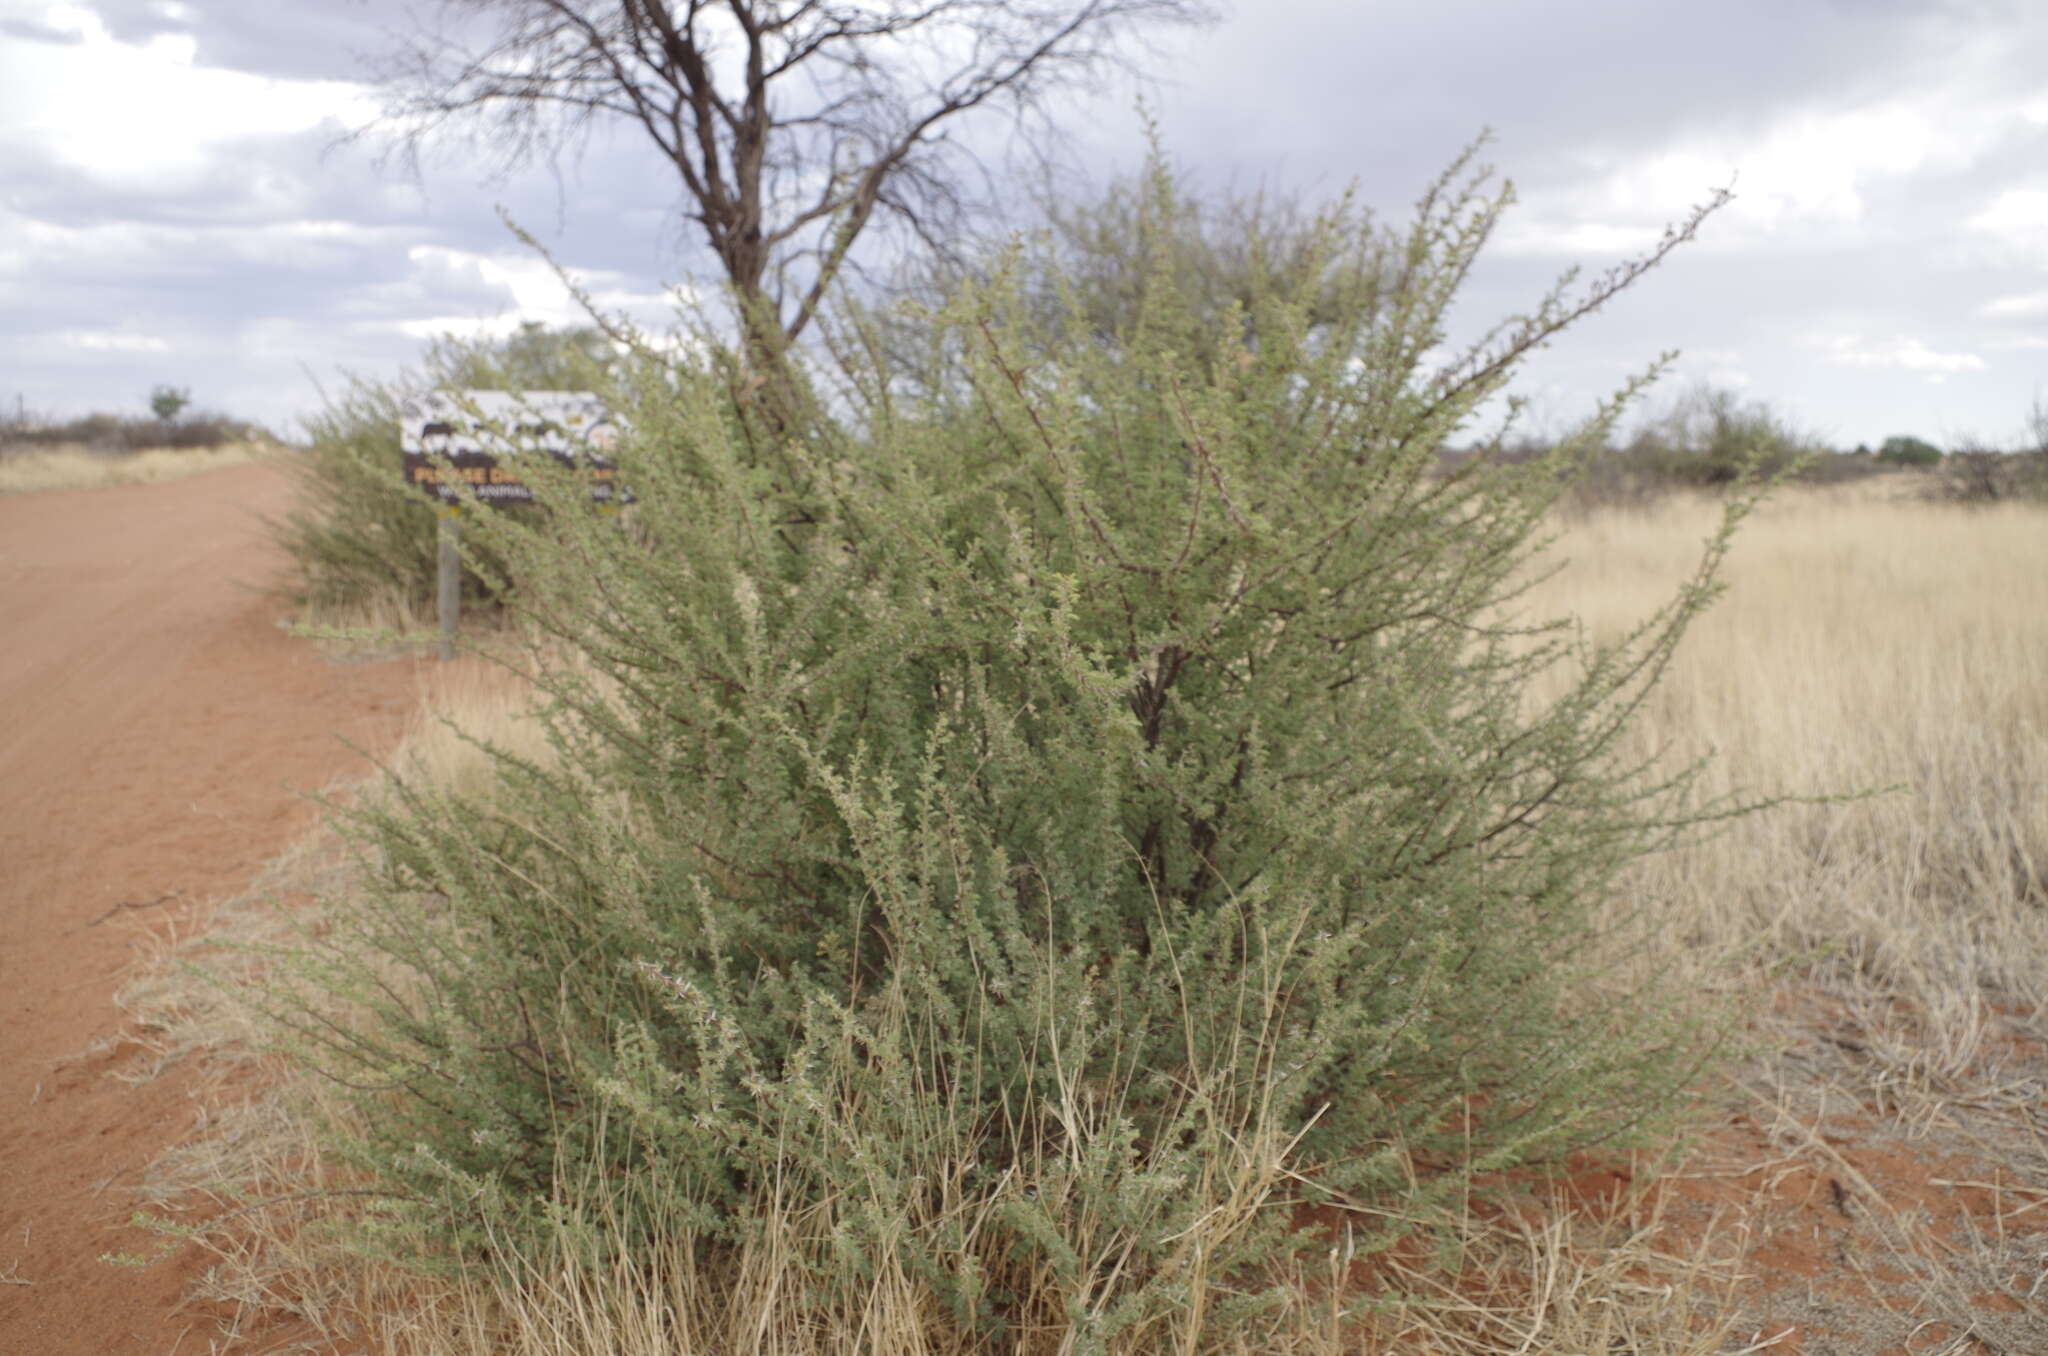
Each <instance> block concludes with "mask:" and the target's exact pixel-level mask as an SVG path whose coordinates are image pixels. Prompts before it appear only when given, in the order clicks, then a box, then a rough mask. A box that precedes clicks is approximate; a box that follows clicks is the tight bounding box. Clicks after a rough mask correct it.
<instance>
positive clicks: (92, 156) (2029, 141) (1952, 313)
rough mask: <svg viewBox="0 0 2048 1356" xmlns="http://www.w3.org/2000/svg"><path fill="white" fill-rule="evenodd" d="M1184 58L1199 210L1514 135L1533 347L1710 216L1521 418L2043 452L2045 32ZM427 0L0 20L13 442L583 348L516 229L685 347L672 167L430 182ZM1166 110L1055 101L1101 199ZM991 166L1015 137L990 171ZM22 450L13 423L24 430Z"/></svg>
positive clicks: (1214, 43) (1307, 34)
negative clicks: (476, 351) (379, 134)
mask: <svg viewBox="0 0 2048 1356" xmlns="http://www.w3.org/2000/svg"><path fill="white" fill-rule="evenodd" d="M1226 4H1227V11H1228V12H1227V14H1226V17H1225V18H1224V20H1223V22H1221V23H1220V24H1217V25H1215V26H1212V27H1207V28H1202V29H1196V30H1190V31H1186V32H1179V33H1173V34H1170V35H1165V36H1162V37H1160V38H1159V39H1158V40H1157V48H1158V50H1157V53H1156V58H1155V60H1154V61H1153V62H1152V66H1153V68H1154V69H1155V70H1156V71H1157V72H1159V73H1160V80H1159V82H1158V83H1156V84H1155V85H1154V86H1153V87H1152V88H1151V91H1150V93H1149V94H1148V96H1147V97H1148V99H1149V101H1150V106H1151V107H1152V108H1153V110H1154V111H1155V114H1156V117H1157V119H1158V122H1159V124H1160V128H1161V131H1162V134H1163V136H1164V139H1165V142H1166V146H1167V149H1168V151H1169V152H1170V153H1171V154H1172V156H1173V157H1174V158H1175V159H1176V161H1178V162H1179V163H1180V164H1181V165H1182V166H1184V167H1185V168H1186V170H1187V171H1189V172H1190V174H1191V175H1193V176H1194V177H1195V178H1196V179H1197V180H1198V181H1201V182H1207V183H1210V184H1219V185H1220V184H1235V185H1237V186H1239V187H1251V186H1256V185H1260V184H1264V185H1267V186H1270V187H1274V188H1281V189H1296V190H1301V191H1303V192H1306V193H1308V194H1310V195H1319V194H1328V193H1334V192H1336V191H1339V190H1341V189H1343V188H1344V187H1345V186H1346V185H1347V184H1350V183H1353V182H1356V184H1357V185H1358V188H1359V190H1360V192H1361V194H1362V195H1363V197H1364V199H1365V200H1366V201H1367V202H1369V203H1371V204H1373V205H1375V207H1377V208H1378V209H1379V210H1380V211H1381V212H1382V213H1383V214H1385V215H1387V216H1389V217H1392V218H1396V219H1398V218H1400V217H1402V216H1404V215H1405V214H1406V213H1407V211H1408V210H1409V205H1410V204H1412V203H1413V201H1414V200H1415V198H1416V197H1417V196H1418V194H1419V193H1420V192H1421V190H1422V189H1423V188H1424V187H1425V186H1426V185H1427V183H1428V182H1429V180H1430V179H1431V178H1432V177H1433V176H1434V175H1435V174H1436V173H1437V172H1438V171H1440V170H1441V169H1442V168H1443V166H1444V165H1445V164H1446V163H1448V162H1449V161H1450V159H1451V158H1452V157H1453V156H1454V155H1455V154H1456V153H1457V152H1458V150H1459V149H1460V148H1461V147H1462V146H1464V145H1465V144H1466V143H1468V142H1469V141H1470V140H1471V139H1472V138H1473V137H1474V136H1475V135H1476V134H1477V133H1479V132H1480V130H1481V129H1482V128H1489V127H1490V128H1492V129H1493V132H1494V137H1495V139H1494V142H1493V144H1492V146H1491V147H1490V148H1489V150H1488V152H1487V159H1488V160H1489V161H1490V162H1491V163H1492V164H1494V165H1496V166H1498V168H1499V170H1500V171H1501V173H1502V174H1503V175H1505V176H1506V177H1508V178H1510V179H1512V180H1513V181H1514V183H1515V185H1516V188H1517V191H1518V195H1519V199H1520V205H1519V206H1517V207H1516V208H1515V209H1514V210H1513V212H1512V213H1511V214H1510V215H1509V217H1508V218H1507V219H1506V221H1505V223H1504V225H1503V227H1502V229H1501V231H1500V233H1499V235H1498V236H1497V237H1496V239H1495V241H1494V242H1493V245H1492V247H1491V249H1490V251H1489V254H1488V256H1487V259H1486V262H1485V263H1484V264H1483V265H1482V267H1481V268H1480V269H1479V270H1478V271H1477V272H1476V274H1475V276H1474V277H1473V279H1472V282H1471V285H1470V287H1469V288H1468V290H1467V292H1466V294H1465V297H1464V300H1463V302H1462V303H1461V310H1460V315H1461V316H1463V317H1464V318H1465V319H1466V320H1467V321H1468V322H1469V323H1472V324H1479V323H1482V322H1485V321H1488V320H1492V319H1496V318H1499V317H1502V316H1505V315H1507V314H1510V313H1513V312H1516V311H1519V310H1522V309H1524V308H1526V307H1528V306H1529V305H1531V304H1533V303H1534V302H1535V300H1536V299H1537V298H1538V297H1540V295H1541V294H1542V292H1543V290H1544V288H1545V286H1546V284H1547V282H1548V281H1549V280H1550V279H1551V278H1552V277H1554V276H1555V275H1556V274H1557V273H1559V272H1560V271H1562V270H1563V269H1565V268H1567V267H1569V266H1572V265H1575V264H1576V265H1584V266H1586V267H1587V268H1588V269H1589V270H1597V269H1599V268H1601V267H1604V266H1606V265H1608V264H1612V263H1615V262H1617V261H1619V260H1620V259H1622V258H1624V257H1626V256H1627V255H1629V254H1631V253H1634V252H1637V251H1640V250H1641V249H1642V248H1644V247H1645V246H1646V245H1648V244H1649V243H1651V242H1653V241H1654V240H1655V239H1656V237H1657V236H1658V234H1659V233H1660V231H1661V230H1662V228H1663V226H1664V225H1665V224H1666V223H1667V222H1669V221H1671V220H1674V219H1676V218H1680V217H1682V216H1684V215H1685V213H1686V210H1687V209H1688V207H1689V206H1690V205H1691V204H1693V203H1695V202H1698V201H1700V200H1701V199H1703V198H1704V197H1706V196H1707V195H1708V194H1709V193H1710V192H1711V191H1712V190H1713V189H1714V188H1715V187H1717V186H1722V185H1726V184H1729V183H1731V182H1732V183H1733V185H1734V187H1735V191H1736V199H1735V201H1734V203H1733V204H1732V205H1731V206H1730V207H1728V208H1727V209H1725V210H1724V211H1723V212H1721V213H1720V214H1719V215H1717V216H1716V217H1714V218H1713V219H1712V220H1710V221H1709V222H1708V224H1707V225H1706V227H1705V228H1704V229H1703V232H1702V238H1701V240H1700V242H1699V243H1697V244H1696V245H1693V246H1690V247H1688V248H1685V249H1683V250H1681V251H1680V252H1679V253H1678V254H1677V255H1676V256H1674V257H1673V258H1672V259H1671V260H1670V261H1669V262H1668V263H1667V264H1666V265H1665V266H1664V267H1663V268H1662V269H1660V270H1658V271H1657V272H1655V273H1653V274H1652V275H1651V276H1650V277H1648V278H1647V279H1645V280H1644V281H1643V282H1642V283H1640V284H1639V285H1638V286H1637V287H1636V289H1635V290H1633V291H1632V292H1630V293H1628V294H1626V295H1625V296H1623V297H1622V298H1620V299H1619V300H1617V301H1616V302H1615V303H1613V304H1612V305H1611V306H1610V307H1609V308H1608V309H1607V310H1606V311H1604V312H1602V313H1601V314H1600V315H1598V316H1595V317H1594V318H1593V319H1591V320H1590V321H1588V322H1586V323H1585V324H1584V325H1582V326H1581V327H1580V328H1578V329H1577V330H1575V331H1573V332H1571V333H1570V334H1568V335H1567V336H1566V337H1564V338H1563V339H1561V340H1560V341H1559V342H1558V343H1557V344H1556V345H1555V346H1554V348H1553V349H1552V350H1551V351H1550V352H1548V353H1546V354H1544V355H1543V356H1542V358H1541V359H1540V360H1539V362H1538V364H1537V365H1536V366H1535V367H1533V368H1532V369H1531V370H1530V371H1529V372H1528V373H1527V375H1526V377H1525V379H1524V382H1523V386H1522V389H1523V390H1524V392H1525V393H1526V394H1528V395H1529V396H1530V397H1531V398H1532V401H1533V403H1534V409H1535V411H1536V413H1537V418H1538V419H1539V421H1542V422H1547V423H1548V424H1550V425H1551V426H1553V427H1562V426H1564V425H1566V424H1568V423H1570V422H1572V421H1574V420H1576V419H1578V418H1580V417H1583V416H1584V415H1585V414H1586V413H1587V412H1588V411H1589V410H1590V409H1591V408H1592V405H1593V402H1594V401H1595V400H1596V399H1598V398H1599V397H1600V396H1602V395H1605V394H1608V393H1610V392H1612V391H1613V390H1614V389H1615V388H1616V387H1617V386H1618V385H1619V384H1620V383H1621V382H1622V381H1623V380H1625V379H1626V378H1627V377H1628V376H1629V375H1630V374H1631V373H1633V372H1636V371H1639V370H1640V369H1641V368H1642V367H1643V366H1644V365H1645V364H1647V363H1648V362H1649V361H1650V360H1651V359H1653V358H1654V357H1655V356H1656V355H1657V354H1659V353H1661V352H1663V351H1665V350H1668V349H1677V350H1680V351H1681V352H1682V355H1683V357H1682V359H1681V362H1680V363H1679V366H1678V369H1677V372H1676V374H1675V375H1674V376H1673V377H1672V378H1671V379H1670V380H1669V382H1668V383H1667V385H1666V387H1664V388H1663V389H1662V392H1661V395H1660V396H1659V397H1657V398H1656V399H1659V400H1661V399H1665V398H1668V397H1669V396H1671V395H1673V394H1675V393H1676V392H1677V391H1678V390H1679V389H1681V388H1683V387H1684V386H1685V385H1687V384H1688V383H1693V382H1699V381H1707V382H1712V383H1714V384H1717V385H1720V386H1723V387H1728V388H1733V389H1738V390H1740V391H1741V392H1742V393H1743V395H1744V396H1745V397H1746V398H1753V399H1759V400H1763V401H1767V402H1769V403H1770V404H1771V405H1772V406H1773V407H1774V408H1776V409H1777V410H1779V411H1780V412H1781V413H1782V414H1784V415H1785V416H1786V417H1788V418H1789V419H1790V420H1791V421H1792V422H1794V423H1795V424H1797V425H1798V426H1800V427H1802V428H1804V429H1806V430H1808V431H1810V432H1812V433H1814V434H1816V435H1818V436H1820V437H1822V438H1825V439H1828V440H1830V441H1832V442H1834V443H1836V444H1838V445H1849V444H1853V443H1855V442H1858V441H1869V442H1872V443H1874V442H1876V441H1877V440H1879V439H1881V438H1883V437H1885V436H1886V435H1888V434H1891V433H1902V432H1907V433H1915V434H1918V435H1921V436H1924V437H1928V438H1931V439H1933V440H1934V441H1936V442H1939V443H1943V444H1949V443H1953V442H1955V441H1957V440H1960V439H1964V438H1981V439H1987V440H1990V441H1993V442H2004V443H2010V442H2011V441H2013V440H2014V439H2016V438H2017V437H2018V435H2019V431H2020V429H2021V426H2022V424H2023V422H2024V419H2025V415H2026V411H2027V409H2028V407H2029V405H2030V404H2031V402H2032V401H2033V400H2034V398H2035V397H2036V396H2037V395H2040V396H2042V397H2043V398H2048V74H2044V73H2048V2H2044V0H1952V2H1949V3H1943V2H1941V0H1715V3H1711V4H1708V3H1700V0H1541V2H1540V3H1538V0H1431V3H1428V4H1418V3H1407V2H1406V0H1403V2H1402V3H1392V2H1391V0H1388V2H1381V0H1235V3H1228V0H1226ZM405 12H406V6H405V5H404V4H403V3H401V0H183V2H179V0H78V2H75V3H59V4H52V3H45V2H44V0H0V401H5V402H6V403H7V404H8V405H9V406H12V405H13V404H14V402H15V401H16V399H17V396H18V398H19V399H20V400H22V401H23V402H25V404H26V407H27V409H28V410H29V411H30V412H32V413H42V414H46V415H53V416H68V415H72V414H77V413H82V412H85V411H88V410H96V409H108V410H114V411H122V412H129V413H141V412H143V411H144V409H145V407H146V399H147V395H148V392H149V390H150V388H151V387H152V386H153V385H155V384H157V383H163V382H168V383H171V384H174V385H178V386H185V387H189V388H190V389H191V391H192V394H193V395H194V397H195V399H196V401H197V403H198V404H200V405H201V406H204V407H208V408H214V409H219V410H223V411H226V412H229V413H234V414H240V415H244V416H246V417H252V418H256V419H259V420H262V421H265V422H269V423H271V424H272V425H274V426H276V427H278V428H280V429H281V430H284V431H287V432H296V424H295V420H296V419H297V417H299V416H301V415H303V414H306V413H309V412H311V411H312V410H314V409H317V408H318V406H319V404H320V402H321V394H320V389H319V387H320V385H321V384H325V385H326V386H327V387H328V388H329V389H330V390H331V389H332V388H333V386H334V384H335V383H336V381H337V380H339V379H340V378H341V377H342V374H344V373H345V372H349V371H354V372H358V373H361V374H363V375H366V376H370V377H385V376H389V375H392V374H395V373H396V372H397V371H398V370H399V369H400V368H402V367H404V366H406V365H408V364H410V363H411V362H413V361H414V360H415V359H416V357H417V356H418V353H419V349H420V344H421V341H422V340H423V339H425V338H426V337H428V336H430V335H433V334H436V333H440V332H445V331H451V330H452V331H458V332H465V333H474V332H477V331H478V330H479V329H486V330H488V329H504V328H509V327H510V326H512V325H514V324H516V323H517V322H518V321H519V320H520V319H522V318H534V319H541V320H547V321H550V322H569V321H572V320H574V319H575V315H576V313H575V311H574V308H573V306H572V304H571V302H570V300H569V298H568V297H567V295H566V294H565V293H564V291H563V289H562V288H561V287H560V286H559V284H557V283H556V282H555V281H554V279H553V277H552V275H551V273H550V272H549V270H548V268H547V266H546V265H545V264H544V263H542V262H541V261H540V260H538V259H537V258H535V257H534V256H532V255H531V254H530V253H529V252H528V251H527V250H526V249H525V248H524V247H523V246H521V245H519V244H518V243H517V242H515V241H513V240H512V239H511V238H510V237H509V236H508V234H507V233H506V230H505V228H504V226H503V225H502V224H501V223H500V222H499V220H498V217H497V214H496V209H497V207H498V206H500V205H502V206H503V207H504V208H505V209H506V210H507V211H509V212H510V213H511V214H512V215H513V216H514V217H515V218H516V219H518V220H519V221H520V222H521V223H522V224H524V225H526V226H527V227H528V228H529V229H531V230H532V231H533V232H534V233H535V234H536V235H538V236H539V237H541V238H542V239H543V240H544V241H545V242H546V243H547V244H548V245H549V247H550V248H551V249H552V250H553V251H554V252H555V253H556V255H557V257H558V258H560V259H561V261H562V262H563V263H564V264H566V265H568V266H570V267H571V268H572V269H574V270H576V271H577V273H578V274H579V276H580V277H581V278H582V280H583V281H584V283H585V284H586V286H588V287H589V288H590V290H592V291H593V292H594V293H595V295H596V297H597V299H598V300H599V302H600V304H602V305H604V306H606V307H607V308H610V309H614V310H623V311H627V312H629V313H632V314H635V315H638V316H640V317H642V318H643V319H645V320H648V321H657V322H658V321H659V320H660V318H661V316H662V315H663V314H664V311H665V307H666V301H665V297H666V289H667V288H668V287H669V286H670V285H671V284H674V283H677V282H682V281H685V280H687V279H688V278H690V277H691V276H693V275H695V276H704V277H710V276H713V275H711V274H710V273H708V272H707V271H706V260H705V259H704V258H703V257H702V256H701V255H700V254H697V253H694V252H693V244H692V242H691V240H690V238H689V236H688V233H687V231H686V230H685V229H684V226H683V224H682V223H681V222H680V219H679V217H678V214H677V210H676V209H677V205H678V204H677V195H676V193H675V191H674V190H673V188H672V187H671V183H672V181H670V180H668V179H666V178H665V177H664V174H663V166H662V162H661V161H660V160H659V159H658V158H657V157H656V156H655V154H654V153H653V152H652V151H651V150H642V149H641V146H640V145H639V144H637V143H635V142H634V141H633V140H632V139H631V138H629V137H624V136H620V137H617V138H612V139H608V140H600V141H598V142H596V143H593V145H592V146H591V147H590V148H589V151H588V152H587V154H586V155H585V156H584V157H583V158H582V160H581V161H580V162H579V163H578V164H576V165H575V166H573V167H572V168H571V170H570V171H569V173H568V174H567V175H566V176H565V177H564V178H562V179H561V180H560V181H557V180H556V179H555V178H554V177H551V176H550V175H549V174H548V173H547V172H546V171H545V170H542V169H532V170H528V171H524V172H518V173H514V174H512V175H510V176H508V177H494V176H492V175H491V174H490V173H489V172H488V171H489V170H490V168H492V167H491V166H490V165H489V164H488V163H487V161H486V159H485V158H484V157H481V156H479V155H478V154H476V153H475V151H474V149H473V148H472V149H461V150H457V149H451V151H450V152H449V153H448V154H445V155H441V156H439V157H433V158H430V159H429V160H428V161H427V163H426V165H425V167H424V170H423V172H422V174H421V175H420V176H419V177H418V178H417V179H415V178H413V177H410V176H408V175H407V174H406V173H404V172H403V171H402V170H401V168H400V167H398V166H397V165H395V164H386V165H380V163H379V160H380V157H379V155H378V151H379V150H380V149H382V148H383V145H384V144H383V143H379V142H378V141H376V140H375V139H374V138H371V139H369V140H364V141H357V142H353V143H348V144H341V145H337V141H338V139H339V138H340V137H341V135H342V134H343V133H344V132H346V131H347V130H349V129H352V128H359V127H361V126H363V125H364V124H365V123H367V122H368V121H369V120H371V119H372V118H374V116H375V115H376V114H377V112H378V111H379V108H380V104H379V101H378V98H377V95H376V94H375V92H374V91H373V90H372V89H371V88H370V86H369V85H368V84H366V83H365V81H366V79H367V69H368V68H367V67H366V65H365V60H366V58H373V57H374V56H375V55H376V54H378V53H380V52H388V51H389V50H391V47H392V44H393V41H394V39H393V32H394V30H395V29H396V28H398V27H400V26H402V25H403V24H404V22H405ZM1133 100H1134V94H1133V92H1132V90H1130V89H1129V88H1116V89H1111V90H1107V91H1105V92H1103V93H1102V94H1100V95H1099V96H1096V97H1093V98H1092V99H1090V98H1082V97H1078V96H1076V97H1073V98H1070V99H1063V100H1062V102H1061V105H1060V109H1059V111H1060V113H1061V115H1062V120H1063V121H1064V122H1067V123H1070V124H1071V125H1072V126H1073V127H1074V128H1075V129H1076V139H1075V142H1074V145H1073V158H1074V159H1075V160H1076V162H1077V163H1078V164H1079V165H1080V166H1081V167H1083V168H1084V169H1086V170H1090V171H1092V172H1094V173H1096V174H1102V175H1106V174H1109V173H1112V172H1116V171H1120V170H1128V169H1130V168H1132V167H1133V166H1134V165H1135V163H1136V161H1137V157H1138V156H1139V154H1140V147H1141V137H1140V133H1139V123H1138V118H1137V116H1136V114H1135V112H1134V111H1133ZM983 135H985V136H1000V135H1001V133H1000V129H997V128H994V127H990V128H987V129H984V131H983ZM10 412H11V411H10Z"/></svg>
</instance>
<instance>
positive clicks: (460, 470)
mask: <svg viewBox="0 0 2048 1356" xmlns="http://www.w3.org/2000/svg"><path fill="white" fill-rule="evenodd" d="M617 436H618V424H617V421H615V420H614V419H613V418H612V415H611V411H610V410H608V409H606V408H605V405H604V402H602V401H601V400H599V399H598V398H597V397H596V396H594V395H592V394H591V393H590V392H588V391H433V392H429V393H428V394H426V395H422V396H417V397H414V398H413V399H411V400H409V401H407V402H406V404H405V406H404V409H403V410H402V412H401V414H400V418H399V429H398V443H399V449H400V451H402V452H403V453H404V459H405V483H406V484H408V485H411V486H414V487H416V488H418V489H421V490H425V491H427V492H428V493H431V494H433V495H435V496H436V497H438V498H440V499H441V500H443V501H444V502H449V503H455V502H459V501H461V500H464V499H472V500H479V501H482V502H484V503H489V504H504V503H526V502H529V501H531V500H532V499H533V498H534V493H533V488H532V487H531V486H530V485H528V484H526V482H525V481H524V480H523V479H522V478H521V477H520V474H519V461H520V459H521V458H523V457H533V456H538V455H542V454H545V455H548V456H552V457H553V458H554V459H555V460H556V461H558V462H560V463H562V464H563V465H564V466H580V467H582V468H583V469H584V472H585V474H587V475H588V476H589V477H590V481H591V485H590V494H591V498H593V499H596V500H598V501H599V502H606V501H609V500H611V499H612V498H614V497H615V496H618V497H621V498H630V496H624V495H621V494H620V492H619V490H618V487H617V486H615V485H614V484H613V475H614V469H613V466H612V463H611V461H610V460H609V459H608V458H606V457H605V456H604V452H605V451H606V450H607V449H609V448H610V447H611V446H612V443H613V441H614V440H615V439H616V438H617Z"/></svg>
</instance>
